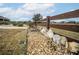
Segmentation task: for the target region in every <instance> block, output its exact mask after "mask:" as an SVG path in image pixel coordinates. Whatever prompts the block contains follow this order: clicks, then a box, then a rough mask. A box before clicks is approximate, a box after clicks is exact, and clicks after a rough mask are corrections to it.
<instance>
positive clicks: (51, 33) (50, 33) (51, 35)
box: [47, 29, 54, 39]
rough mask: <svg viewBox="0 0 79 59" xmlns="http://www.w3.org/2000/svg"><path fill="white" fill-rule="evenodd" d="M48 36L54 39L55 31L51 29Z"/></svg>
mask: <svg viewBox="0 0 79 59" xmlns="http://www.w3.org/2000/svg"><path fill="white" fill-rule="evenodd" d="M47 35H48V37H49V38H50V39H51V38H53V36H54V33H53V31H52V30H51V29H49V30H48V32H47Z"/></svg>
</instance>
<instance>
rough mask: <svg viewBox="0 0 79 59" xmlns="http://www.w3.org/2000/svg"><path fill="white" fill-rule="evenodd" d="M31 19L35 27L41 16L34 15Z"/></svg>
mask: <svg viewBox="0 0 79 59" xmlns="http://www.w3.org/2000/svg"><path fill="white" fill-rule="evenodd" d="M32 19H33V21H34V23H35V26H36V25H37V24H36V21H39V20H41V19H42V15H41V14H35V15H34V16H33V18H32Z"/></svg>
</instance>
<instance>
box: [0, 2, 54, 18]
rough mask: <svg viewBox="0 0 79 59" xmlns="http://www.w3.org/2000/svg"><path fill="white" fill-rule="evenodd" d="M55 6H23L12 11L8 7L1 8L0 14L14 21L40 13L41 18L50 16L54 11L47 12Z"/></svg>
mask: <svg viewBox="0 0 79 59" xmlns="http://www.w3.org/2000/svg"><path fill="white" fill-rule="evenodd" d="M54 5H55V4H51V3H48V4H42V3H41V4H40V3H39V4H33V3H32V4H31V3H29V4H24V5H22V6H20V7H19V8H16V9H12V8H10V7H1V8H0V13H1V14H4V15H5V16H7V17H10V18H14V19H16V18H17V19H22V18H24V16H27V18H28V17H31V16H33V15H34V13H41V14H42V15H43V16H45V15H46V14H51V13H53V12H54V10H49V9H50V7H54Z"/></svg>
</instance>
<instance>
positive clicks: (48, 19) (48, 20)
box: [47, 16, 50, 29]
mask: <svg viewBox="0 0 79 59" xmlns="http://www.w3.org/2000/svg"><path fill="white" fill-rule="evenodd" d="M49 28H50V16H47V29H49Z"/></svg>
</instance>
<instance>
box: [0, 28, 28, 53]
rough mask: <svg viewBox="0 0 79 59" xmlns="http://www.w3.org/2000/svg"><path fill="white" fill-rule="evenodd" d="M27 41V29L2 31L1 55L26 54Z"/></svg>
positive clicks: (0, 32) (0, 34)
mask: <svg viewBox="0 0 79 59" xmlns="http://www.w3.org/2000/svg"><path fill="white" fill-rule="evenodd" d="M26 41H27V35H26V30H25V29H0V54H26V52H23V51H24V50H25V49H26V47H25V46H26ZM22 47H23V48H22Z"/></svg>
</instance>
